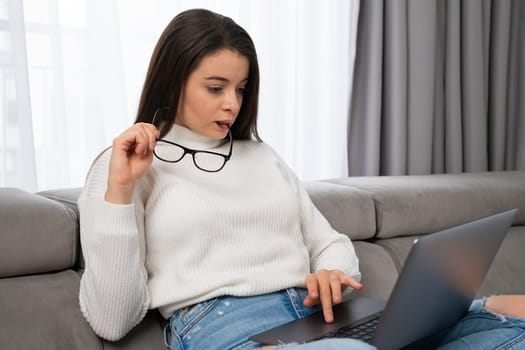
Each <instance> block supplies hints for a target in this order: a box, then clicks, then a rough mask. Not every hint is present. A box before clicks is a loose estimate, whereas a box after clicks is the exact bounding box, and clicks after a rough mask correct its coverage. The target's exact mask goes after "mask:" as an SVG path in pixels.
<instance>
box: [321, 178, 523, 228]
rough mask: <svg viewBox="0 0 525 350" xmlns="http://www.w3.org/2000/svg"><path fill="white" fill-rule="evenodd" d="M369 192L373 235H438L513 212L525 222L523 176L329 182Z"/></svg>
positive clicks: (518, 219)
mask: <svg viewBox="0 0 525 350" xmlns="http://www.w3.org/2000/svg"><path fill="white" fill-rule="evenodd" d="M329 181H330V182H332V183H338V184H343V185H346V186H349V187H351V188H355V189H361V190H365V191H368V192H369V193H371V195H372V198H373V200H374V203H375V208H376V215H377V218H376V220H377V237H379V238H389V237H396V236H410V235H416V234H423V233H431V232H436V231H440V230H442V229H445V228H449V227H452V226H456V225H459V224H462V223H465V222H467V221H472V220H475V219H478V218H481V217H483V216H487V215H490V214H494V213H497V212H501V211H504V210H507V209H511V208H519V209H520V213H519V214H518V215H517V217H516V219H515V220H514V224H515V225H516V224H524V223H525V201H524V200H523V198H525V172H519V171H505V172H485V173H463V174H440V175H421V176H415V175H411V176H388V177H382V176H371V177H351V178H343V179H332V180H329Z"/></svg>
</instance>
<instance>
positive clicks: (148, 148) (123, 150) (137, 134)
mask: <svg viewBox="0 0 525 350" xmlns="http://www.w3.org/2000/svg"><path fill="white" fill-rule="evenodd" d="M159 136H160V131H159V130H158V129H157V128H156V127H155V126H154V125H153V124H148V123H137V124H135V125H133V126H132V127H130V128H129V129H127V130H126V131H124V132H123V133H122V134H121V135H119V136H117V137H116V138H115V139H114V140H113V150H112V153H111V159H110V161H109V177H108V188H107V190H106V195H105V200H106V201H108V202H111V203H115V204H129V203H131V198H132V196H133V190H134V189H135V184H136V183H137V181H138V180H139V179H140V178H142V177H143V176H144V174H146V170H148V168H149V166H150V165H151V163H152V161H153V148H154V147H155V142H156V141H157V139H158V138H159Z"/></svg>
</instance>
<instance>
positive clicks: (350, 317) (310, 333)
mask: <svg viewBox="0 0 525 350" xmlns="http://www.w3.org/2000/svg"><path fill="white" fill-rule="evenodd" d="M384 307H385V302H384V301H382V300H377V299H369V298H356V299H351V300H349V301H346V302H344V303H342V304H340V305H337V306H335V307H334V320H335V321H334V322H333V323H326V322H325V321H324V317H323V313H322V311H320V312H316V313H315V314H312V315H310V316H307V317H305V318H303V319H300V320H296V321H292V322H290V323H287V324H284V325H282V326H278V327H276V328H273V329H270V330H268V331H266V332H263V333H259V334H257V335H254V336H252V337H250V339H251V340H254V341H257V342H260V343H263V344H268V345H276V344H282V343H291V342H298V343H303V342H306V341H310V340H313V339H316V338H319V337H321V336H323V335H326V334H329V333H332V332H335V331H337V330H338V329H340V328H341V327H343V326H346V325H349V324H351V323H353V322H356V321H359V320H361V319H362V318H364V317H366V316H368V315H371V314H373V313H376V312H378V311H381V310H383V309H384Z"/></svg>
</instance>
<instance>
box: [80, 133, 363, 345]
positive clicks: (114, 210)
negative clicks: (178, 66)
mask: <svg viewBox="0 0 525 350" xmlns="http://www.w3.org/2000/svg"><path fill="white" fill-rule="evenodd" d="M165 139H167V140H171V141H174V142H177V143H179V144H182V145H184V146H186V147H190V148H194V149H202V150H209V151H214V152H218V153H222V154H226V153H227V152H228V144H227V143H226V144H225V143H224V142H223V141H217V140H213V139H208V138H206V137H205V136H202V135H198V134H196V133H193V132H192V131H190V130H188V129H186V128H184V127H181V126H177V125H175V126H174V127H173V128H172V130H171V131H170V132H169V133H168V134H167V135H166V137H165ZM109 158H110V151H108V152H106V153H105V154H104V155H102V157H100V158H99V159H98V160H97V161H96V162H95V164H94V166H93V168H92V169H91V172H90V174H89V176H88V179H87V181H86V186H85V188H84V191H83V192H82V194H81V196H80V199H79V202H78V205H79V210H80V229H81V243H82V249H83V253H84V257H85V261H86V269H85V272H84V274H83V276H82V280H81V285H80V306H81V310H82V313H83V314H84V316H85V317H86V319H87V320H88V322H89V323H90V324H91V326H92V328H93V329H94V331H95V332H96V333H97V334H98V335H99V336H101V337H103V338H106V339H110V340H115V339H119V338H121V337H123V336H124V335H125V334H126V333H127V332H128V331H129V330H130V329H131V328H132V327H134V326H135V325H136V324H138V323H139V322H140V320H141V319H142V318H143V317H144V315H145V313H146V312H147V310H148V309H150V308H159V310H160V312H161V313H162V315H163V316H164V317H166V318H168V317H169V316H170V315H171V313H173V311H175V310H177V309H180V308H182V307H185V306H188V305H191V304H195V303H198V302H200V301H204V300H207V299H210V298H213V297H216V296H221V295H234V296H251V295H258V294H264V293H270V292H273V291H277V290H281V289H284V288H289V287H294V286H304V279H305V276H306V275H307V274H308V273H309V272H310V271H317V270H319V269H339V270H342V271H344V272H346V273H347V274H348V275H351V276H354V277H356V278H359V277H360V274H359V269H358V259H357V257H356V255H355V252H354V248H353V246H352V243H351V242H350V240H349V239H348V238H347V237H346V236H345V235H342V234H340V233H337V232H335V231H334V230H333V229H332V228H331V227H330V225H329V223H328V222H327V221H326V219H325V218H324V217H323V216H322V215H321V213H320V212H319V211H318V210H317V208H316V207H315V206H314V205H313V203H312V202H311V200H310V198H309V197H308V194H307V193H306V191H305V190H304V189H303V187H302V186H301V183H300V181H299V180H298V179H297V177H296V176H295V175H294V174H293V172H292V171H291V170H290V169H289V168H288V167H287V166H286V164H285V163H284V162H283V161H282V160H281V159H280V158H279V157H278V156H277V155H276V154H275V152H273V150H272V149H271V148H270V147H268V146H267V145H265V144H264V143H259V142H255V141H235V142H234V146H233V153H232V158H231V160H230V161H229V162H227V163H226V165H225V167H224V168H223V170H221V171H220V172H218V173H206V172H203V171H201V170H199V169H197V168H196V167H195V166H194V165H193V161H192V159H191V155H186V157H185V158H184V159H183V160H181V161H180V162H178V163H165V162H161V161H159V160H157V159H154V162H153V165H152V166H151V167H150V169H149V170H148V172H147V174H146V176H145V177H144V178H143V179H142V180H141V181H140V182H139V184H138V185H137V188H136V189H135V194H134V198H133V204H130V205H115V204H111V203H107V202H105V201H104V193H105V191H106V186H107V176H108V165H109Z"/></svg>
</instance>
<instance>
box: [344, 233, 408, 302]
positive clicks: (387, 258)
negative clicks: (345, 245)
mask: <svg viewBox="0 0 525 350" xmlns="http://www.w3.org/2000/svg"><path fill="white" fill-rule="evenodd" d="M354 246H355V251H356V254H357V256H358V258H359V270H360V271H361V283H362V284H363V285H364V288H363V289H362V290H361V291H359V292H353V293H352V294H351V297H355V296H364V297H369V298H378V299H382V300H387V299H388V298H389V297H390V293H391V292H392V289H393V288H394V284H395V283H396V281H397V277H398V275H399V273H398V270H397V269H396V267H395V264H394V262H393V260H392V256H391V255H390V254H389V252H387V251H386V250H385V249H384V248H383V247H381V246H380V245H377V244H374V243H370V242H365V241H357V242H354Z"/></svg>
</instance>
